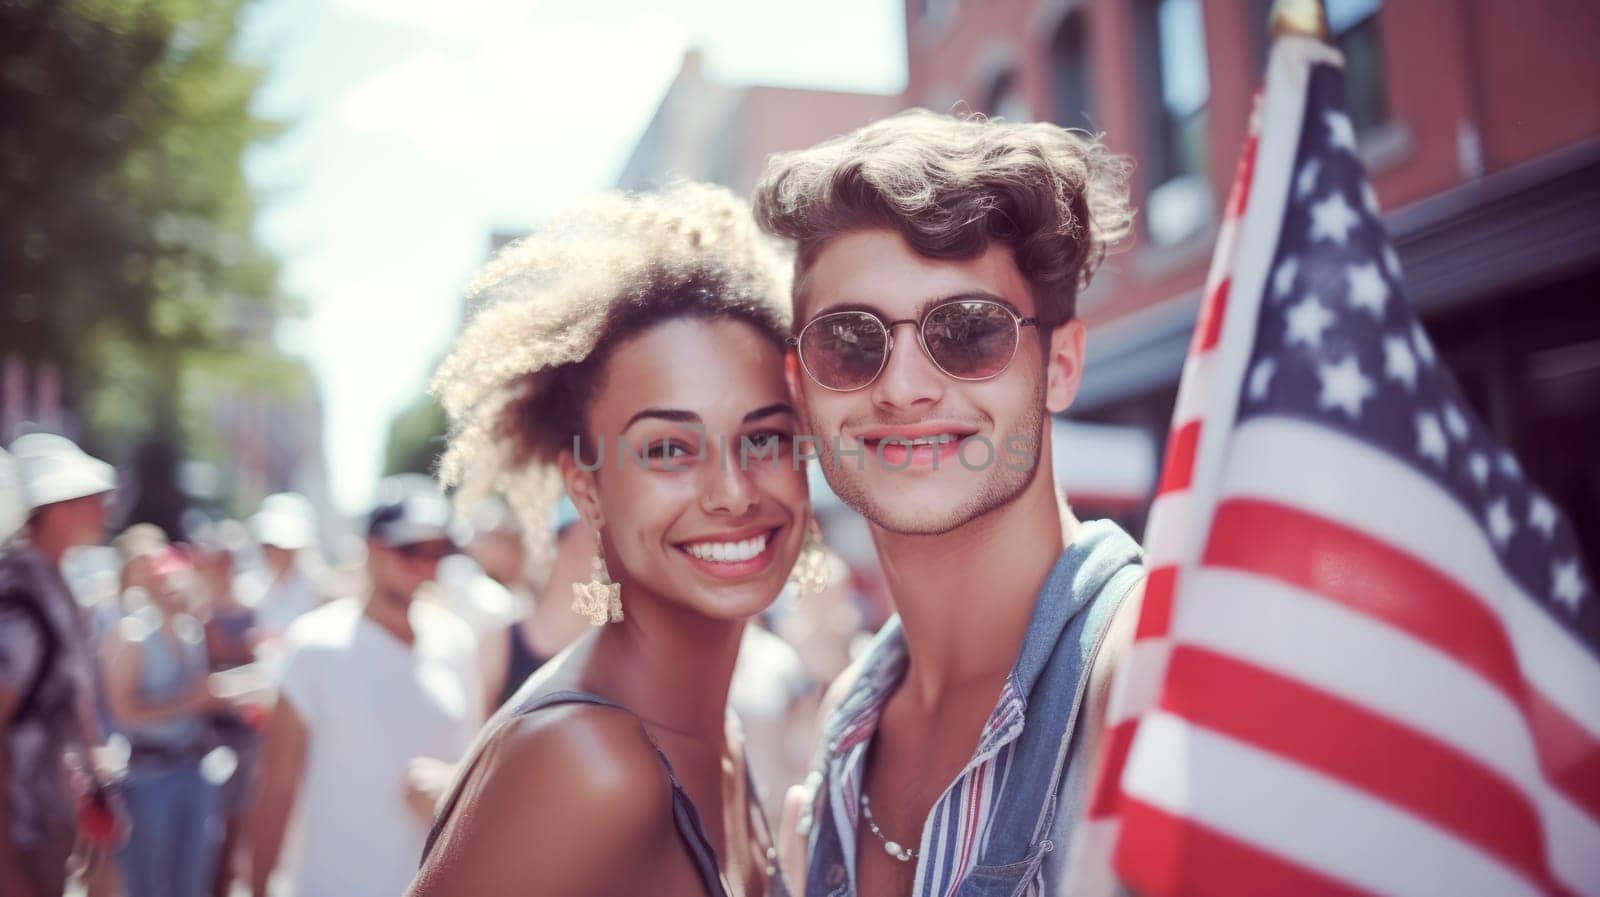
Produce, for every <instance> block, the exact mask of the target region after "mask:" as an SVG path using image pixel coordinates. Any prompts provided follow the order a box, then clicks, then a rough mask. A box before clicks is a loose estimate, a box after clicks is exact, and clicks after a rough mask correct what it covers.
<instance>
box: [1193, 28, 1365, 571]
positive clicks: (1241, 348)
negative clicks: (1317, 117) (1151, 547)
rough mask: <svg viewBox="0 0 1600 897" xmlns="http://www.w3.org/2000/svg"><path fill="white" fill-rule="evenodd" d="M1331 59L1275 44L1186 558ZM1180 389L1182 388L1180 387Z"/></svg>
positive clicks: (1216, 357)
mask: <svg viewBox="0 0 1600 897" xmlns="http://www.w3.org/2000/svg"><path fill="white" fill-rule="evenodd" d="M1324 59H1331V60H1333V61H1334V62H1335V64H1337V60H1338V59H1339V54H1338V53H1337V51H1334V50H1332V49H1331V48H1329V47H1328V46H1326V45H1324V44H1322V43H1320V42H1318V41H1315V40H1311V39H1309V38H1298V37H1294V36H1287V37H1282V38H1279V39H1278V40H1277V41H1275V42H1274V43H1273V47H1272V54H1271V58H1270V59H1269V61H1268V73H1267V83H1266V89H1265V92H1264V93H1263V95H1262V103H1261V114H1262V116H1263V117H1264V119H1265V120H1266V121H1270V122H1274V123H1275V124H1276V125H1277V127H1272V128H1263V129H1262V132H1261V134H1260V137H1259V139H1258V142H1257V144H1256V157H1255V170H1254V173H1253V174H1252V176H1251V179H1250V200H1249V202H1248V203H1247V204H1246V205H1245V210H1244V216H1243V217H1242V218H1240V219H1239V229H1238V239H1239V246H1238V251H1237V252H1235V253H1233V270H1232V271H1231V272H1229V277H1230V279H1231V281H1232V286H1231V287H1230V289H1229V299H1230V301H1229V302H1228V305H1227V308H1226V311H1225V313H1224V314H1223V317H1222V330H1221V334H1220V340H1219V341H1218V343H1217V347H1216V349H1215V350H1214V351H1212V352H1210V353H1208V354H1209V355H1210V356H1211V360H1210V362H1209V363H1208V366H1209V367H1210V368H1211V371H1210V375H1211V376H1212V377H1214V378H1216V383H1217V386H1218V387H1219V388H1214V389H1210V390H1206V393H1207V394H1208V397H1209V399H1210V401H1209V402H1207V403H1206V405H1205V409H1204V411H1203V412H1199V413H1202V414H1203V415H1204V417H1205V420H1206V421H1207V423H1209V424H1210V425H1209V426H1202V427H1201V428H1200V440H1199V444H1198V446H1197V447H1196V454H1195V459H1194V476H1193V478H1192V485H1191V487H1190V490H1189V491H1190V492H1191V493H1193V494H1194V495H1195V496H1196V498H1195V501H1194V508H1193V510H1194V512H1195V518H1194V520H1193V529H1190V530H1188V531H1187V532H1186V535H1187V536H1188V537H1189V538H1188V539H1186V540H1185V541H1186V544H1185V545H1184V546H1182V547H1181V548H1180V551H1181V552H1182V553H1181V555H1180V556H1181V557H1183V558H1185V559H1188V558H1196V557H1198V556H1199V553H1200V550H1201V549H1202V548H1203V547H1204V546H1203V544H1202V543H1203V540H1204V538H1205V533H1206V532H1207V531H1208V530H1209V529H1210V527H1211V515H1212V513H1213V511H1214V510H1215V508H1216V495H1217V493H1216V484H1217V482H1218V478H1217V473H1218V469H1219V467H1220V466H1221V465H1222V464H1223V462H1224V455H1225V450H1226V448H1227V444H1228V436H1229V429H1230V427H1228V426H1227V423H1231V422H1232V421H1233V420H1235V418H1236V417H1237V412H1238V403H1239V390H1238V389H1237V388H1220V387H1224V386H1226V385H1228V384H1239V383H1243V382H1244V377H1245V374H1246V371H1245V366H1246V365H1247V364H1249V362H1250V349H1251V347H1252V346H1254V345H1255V333H1256V326H1257V324H1258V323H1259V319H1260V316H1259V314H1258V313H1257V312H1258V311H1259V309H1260V307H1261V298H1262V295H1263V291H1264V290H1265V289H1266V284H1267V278H1268V277H1269V275H1270V271H1269V270H1268V269H1269V268H1270V267H1271V265H1272V253H1273V252H1274V251H1275V250H1276V248H1277V245H1278V237H1279V235H1280V232H1281V230H1282V228H1283V213H1284V208H1285V207H1286V205H1287V202H1288V197H1289V187H1290V183H1291V181H1292V180H1293V178H1294V162H1295V150H1296V149H1297V148H1298V147H1299V143H1300V121H1301V119H1302V117H1303V116H1304V114H1305V105H1306V100H1307V97H1308V91H1307V84H1308V83H1309V81H1310V77H1311V66H1310V64H1309V61H1310V60H1324ZM1180 388H1181V387H1180Z"/></svg>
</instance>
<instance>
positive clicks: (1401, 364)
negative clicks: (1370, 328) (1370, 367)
mask: <svg viewBox="0 0 1600 897" xmlns="http://www.w3.org/2000/svg"><path fill="white" fill-rule="evenodd" d="M1383 373H1384V376H1386V377H1388V378H1389V379H1390V380H1393V381H1395V382H1396V383H1403V384H1405V387H1406V389H1408V390H1413V391H1414V390H1416V388H1417V356H1415V355H1413V354H1412V353H1411V343H1409V342H1407V341H1406V338H1405V337H1403V336H1389V337H1384V340H1383Z"/></svg>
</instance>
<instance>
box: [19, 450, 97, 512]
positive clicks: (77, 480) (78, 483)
mask: <svg viewBox="0 0 1600 897" xmlns="http://www.w3.org/2000/svg"><path fill="white" fill-rule="evenodd" d="M11 456H12V458H14V459H15V460H16V464H17V474H18V476H19V478H20V479H21V481H22V499H23V505H24V507H26V508H27V510H28V512H29V513H32V512H34V511H37V510H38V509H40V508H42V507H44V506H45V505H53V504H58V503H60V502H64V501H72V500H73V499H75V498H87V497H89V496H91V495H101V494H104V493H106V492H110V491H111V490H113V489H115V488H117V471H116V468H114V467H112V466H111V465H110V464H107V463H106V462H104V461H101V460H100V459H99V458H91V457H89V456H88V455H87V454H85V453H84V451H83V449H81V448H78V444H77V443H75V442H73V441H72V440H70V439H68V438H67V437H65V436H58V435H56V434H55V433H28V434H27V435H25V436H19V437H17V440H16V441H15V442H13V443H11Z"/></svg>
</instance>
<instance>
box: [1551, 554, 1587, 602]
mask: <svg viewBox="0 0 1600 897" xmlns="http://www.w3.org/2000/svg"><path fill="white" fill-rule="evenodd" d="M1584 591H1585V590H1584V586H1583V575H1582V574H1581V573H1580V572H1578V561H1577V559H1576V558H1574V559H1572V560H1566V561H1556V562H1555V563H1554V564H1552V565H1551V566H1550V592H1551V594H1553V595H1555V597H1556V600H1557V601H1559V602H1561V606H1562V607H1565V608H1566V609H1567V613H1569V614H1576V613H1577V612H1578V605H1579V604H1580V603H1581V602H1582V601H1583V593H1584Z"/></svg>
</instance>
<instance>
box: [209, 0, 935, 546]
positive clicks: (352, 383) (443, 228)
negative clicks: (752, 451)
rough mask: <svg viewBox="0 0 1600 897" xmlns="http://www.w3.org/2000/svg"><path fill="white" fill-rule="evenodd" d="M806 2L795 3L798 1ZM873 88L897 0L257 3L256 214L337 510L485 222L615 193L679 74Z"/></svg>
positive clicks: (378, 456)
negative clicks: (319, 413) (281, 128)
mask: <svg viewBox="0 0 1600 897" xmlns="http://www.w3.org/2000/svg"><path fill="white" fill-rule="evenodd" d="M802 9H803V10H804V12H803V13H802V12H801V10H802ZM690 47H698V48H700V49H701V50H702V51H703V53H704V55H705V66H706V69H707V72H708V74H709V75H710V76H711V77H714V78H717V79H719V80H722V81H725V82H728V83H732V84H752V83H760V84H778V85H785V86H798V87H814V88H826V89H836V90H860V91H872V92H880V93H896V92H899V91H900V90H901V89H902V88H903V86H904V83H905V40H904V5H903V3H902V2H900V0H811V2H809V3H807V4H804V5H803V6H802V5H798V4H789V3H776V2H759V0H680V2H674V3H671V4H662V3H652V2H646V0H587V2H584V0H520V2H509V0H507V2H494V0H453V2H450V3H439V2H437V0H262V2H261V3H259V5H258V6H257V7H255V8H254V9H253V11H252V13H251V14H250V16H249V18H248V19H247V21H246V26H245V29H244V32H243V34H242V36H241V41H240V46H239V52H240V54H241V55H242V56H243V57H244V58H246V59H248V60H250V61H252V62H255V63H258V64H260V65H262V66H264V67H265V68H266V70H267V80H266V83H265V85H264V87H263V89H262V91H261V92H260V94H259V95H258V97H257V103H256V109H257V112H258V113H260V114H262V115H264V116H267V117H269V118H273V119H278V120H281V121H283V122H285V123H286V124H287V127H286V130H285V133H284V134H283V135H282V136H280V137H277V138H275V139H274V140H272V141H271V142H270V143H268V144H265V145H263V146H260V147H257V148H256V149H254V150H253V151H252V152H251V154H250V155H249V157H248V159H247V163H246V175H247V177H248V178H249V180H250V182H251V183H252V185H253V186H254V187H255V188H256V190H257V192H258V194H259V196H260V200H261V205H262V213H261V215H260V217H259V219H258V222H257V229H258V232H259V234H260V236H261V239H262V241H263V243H264V244H265V245H266V246H267V248H268V249H269V250H271V251H272V252H274V253H275V254H276V255H277V257H278V258H279V259H280V260H281V262H282V278H283V279H282V285H283V288H284V289H285V291H286V292H287V293H288V294H289V295H290V296H292V297H293V298H294V299H296V300H297V301H298V302H299V303H300V305H301V307H302V308H303V309H304V314H303V315H302V316H300V317H298V318H296V319H293V320H290V321H286V322H285V323H284V324H283V325H282V327H281V329H280V333H279V342H280V343H281V345H282V346H283V348H284V349H285V350H286V351H287V352H289V353H291V354H294V355H298V356H301V357H303V358H305V359H307V360H308V361H309V362H310V363H311V365H312V367H313V369H314V370H315V372H316V374H317V377H318V380H319V383H320V388H321V392H322V401H323V413H324V418H325V429H324V440H325V449H326V453H327V463H328V476H329V486H330V492H331V495H330V498H331V500H332V501H333V503H334V507H333V508H332V510H336V511H340V512H343V513H346V514H354V513H359V512H360V511H362V510H363V509H364V506H365V505H366V504H367V503H368V502H369V501H370V499H371V497H372V494H373V487H374V485H375V483H376V481H377V478H378V476H379V474H380V473H381V467H382V463H383V447H384V441H385V439H386V437H387V435H388V428H389V421H390V419H391V418H392V417H393V415H394V414H395V413H396V412H397V411H399V410H400V409H402V408H404V407H405V406H407V405H408V404H410V403H411V402H412V401H414V400H415V399H416V398H417V397H418V396H419V395H421V394H422V393H423V392H424V390H425V389H426V386H427V382H428V378H429V376H430V374H431V372H432V368H433V366H434V365H435V364H436V363H437V362H438V360H439V359H440V358H441V357H442V355H443V353H444V352H445V350H446V348H447V346H448V343H449V340H450V338H451V337H452V336H453V335H454V333H455V330H456V327H457V325H458V323H459V320H460V310H461V294H462V291H463V288H464V287H465V284H466V282H467V281H468V280H469V279H470V278H471V276H472V274H473V273H474V272H475V271H476V270H477V268H478V267H479V266H481V265H482V264H483V263H484V261H485V260H486V258H487V254H488V244H489V236H490V234H491V233H492V232H495V231H497V230H498V231H505V230H525V229H527V228H529V227H531V226H533V225H535V224H537V223H538V222H539V221H541V220H543V219H545V218H546V217H548V216H549V214H550V213H551V212H553V211H555V210H557V209H559V208H561V207H563V206H566V205H570V204H572V203H573V202H575V201H577V200H579V199H581V198H582V197H584V196H586V195H588V194H590V193H593V192H595V191H598V190H603V189H607V188H609V187H611V186H612V185H613V183H614V181H615V179H616V177H617V175H618V173H619V172H620V171H621V169H622V166H623V163H624V162H625V161H626V159H627V157H628V154H629V153H630V152H631V150H632V148H633V145H634V143H635V142H636V141H637V139H638V137H639V135H640V134H641V133H642V132H643V131H644V128H645V126H646V124H648V122H649V120H650V117H651V115H652V114H654V112H655V108H656V105H657V104H658V103H659V101H660V99H661V97H662V95H663V93H664V92H665V91H666V89H667V86H668V85H669V84H670V83H671V81H672V78H673V76H674V75H675V74H676V73H677V71H678V67H679V64H680V63H681V61H682V58H683V54H684V52H685V51H686V50H687V49H688V48H690Z"/></svg>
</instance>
